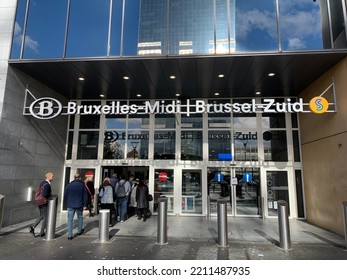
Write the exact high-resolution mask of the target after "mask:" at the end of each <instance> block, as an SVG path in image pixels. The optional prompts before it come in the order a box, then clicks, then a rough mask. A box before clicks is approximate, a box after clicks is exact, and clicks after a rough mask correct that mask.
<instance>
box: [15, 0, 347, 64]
mask: <svg viewBox="0 0 347 280" xmlns="http://www.w3.org/2000/svg"><path fill="white" fill-rule="evenodd" d="M342 1H343V0H336V1H335V0H321V1H286V0H263V1H258V0H243V1H236V0H168V1H161V0H156V1H153V0H112V1H111V0H99V1H96V0H83V1H82V0H70V1H68V0H62V1H56V2H54V3H53V4H52V3H50V4H48V3H46V2H47V1H44V0H36V1H29V0H19V1H18V8H17V14H16V22H15V26H14V31H13V32H14V36H13V43H12V51H11V59H43V58H44V59H49V58H75V57H114V56H115V57H118V56H158V55H159V56H160V55H173V56H177V55H194V54H207V55H214V54H228V53H250V52H254V53H256V52H283V51H305V50H311V51H312V50H324V49H341V48H346V30H345V18H346V15H345V10H344V9H343V8H344V4H343V2H342ZM307 27H309V28H307Z"/></svg>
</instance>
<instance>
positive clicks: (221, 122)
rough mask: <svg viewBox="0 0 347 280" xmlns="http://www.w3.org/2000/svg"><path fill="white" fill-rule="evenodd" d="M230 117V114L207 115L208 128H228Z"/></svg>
mask: <svg viewBox="0 0 347 280" xmlns="http://www.w3.org/2000/svg"><path fill="white" fill-rule="evenodd" d="M230 127H231V116H230V114H209V115H208V128H230Z"/></svg>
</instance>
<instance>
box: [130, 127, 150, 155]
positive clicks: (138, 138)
mask: <svg viewBox="0 0 347 280" xmlns="http://www.w3.org/2000/svg"><path fill="white" fill-rule="evenodd" d="M148 140H149V132H148V131H132V130H130V131H128V142H127V145H128V148H127V149H128V152H127V158H130V159H148Z"/></svg>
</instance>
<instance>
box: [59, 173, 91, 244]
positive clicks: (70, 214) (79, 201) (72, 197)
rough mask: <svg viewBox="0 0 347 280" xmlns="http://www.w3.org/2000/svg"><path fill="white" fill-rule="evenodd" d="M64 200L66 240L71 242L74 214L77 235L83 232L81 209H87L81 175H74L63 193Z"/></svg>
mask: <svg viewBox="0 0 347 280" xmlns="http://www.w3.org/2000/svg"><path fill="white" fill-rule="evenodd" d="M64 198H65V200H66V206H67V231H68V240H72V238H73V235H72V226H73V219H74V216H75V213H77V227H78V231H77V235H81V234H82V233H83V232H84V229H83V208H86V207H87V201H88V193H87V189H86V187H85V185H84V182H83V181H82V180H81V174H79V173H77V174H75V179H74V180H73V181H72V182H70V183H69V184H67V186H66V188H65V191H64Z"/></svg>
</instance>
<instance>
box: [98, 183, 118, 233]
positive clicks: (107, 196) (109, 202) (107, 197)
mask: <svg viewBox="0 0 347 280" xmlns="http://www.w3.org/2000/svg"><path fill="white" fill-rule="evenodd" d="M113 193H114V192H113V189H112V186H111V184H110V178H108V177H106V178H105V179H104V181H103V183H102V186H101V187H100V188H99V197H100V208H101V209H109V210H110V216H109V226H110V227H112V226H113V219H112V210H113V206H114V204H113Z"/></svg>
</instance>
